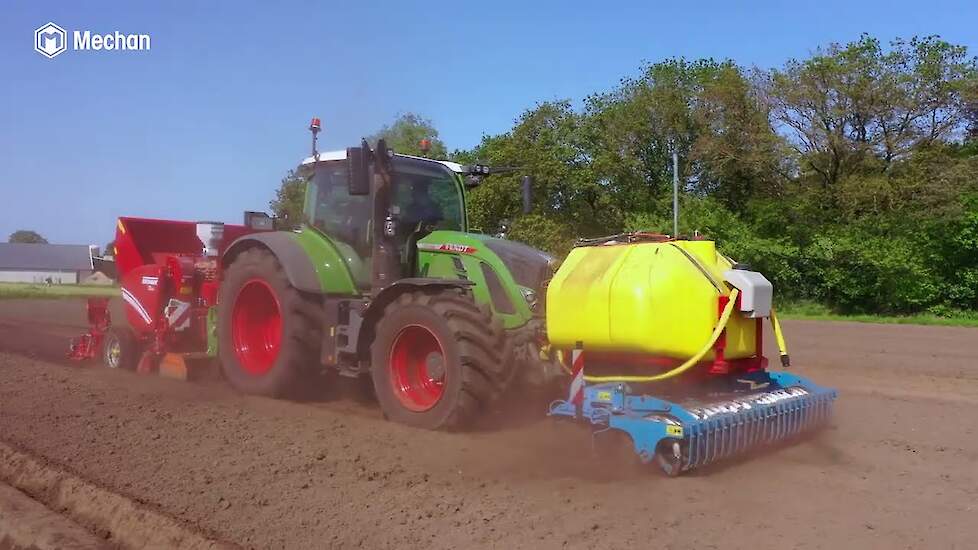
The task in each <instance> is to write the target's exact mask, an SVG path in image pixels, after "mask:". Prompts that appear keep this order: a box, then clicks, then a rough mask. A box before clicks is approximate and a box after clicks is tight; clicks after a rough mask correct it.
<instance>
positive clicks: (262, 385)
mask: <svg viewBox="0 0 978 550" xmlns="http://www.w3.org/2000/svg"><path fill="white" fill-rule="evenodd" d="M321 315H322V309H321V306H319V304H318V303H317V302H316V301H315V299H314V298H312V297H310V296H307V295H305V294H303V293H302V292H300V291H299V290H298V289H296V288H294V287H293V286H292V285H291V284H290V283H289V279H288V277H287V276H286V275H285V272H284V270H283V269H282V266H281V264H280V263H279V261H278V259H277V258H276V257H275V256H274V255H273V254H272V253H271V252H269V251H268V250H265V249H263V248H250V249H248V250H245V251H244V252H242V253H241V254H239V255H238V256H237V257H236V258H235V259H234V262H233V263H232V264H231V266H230V267H229V268H228V270H227V271H226V272H225V277H224V281H223V282H222V283H221V296H220V299H219V302H218V343H219V346H218V347H219V353H220V357H221V366H222V369H223V371H224V376H225V377H226V378H227V379H228V381H230V382H231V385H233V386H234V387H235V388H237V389H239V390H241V391H243V392H245V393H251V394H257V395H266V396H271V397H285V396H289V395H291V394H293V392H294V391H295V390H297V389H298V386H299V384H300V382H301V379H302V378H303V375H304V374H306V373H307V372H308V370H309V369H310V368H311V367H313V366H315V365H316V364H318V355H319V340H318V339H317V336H318V334H319V330H318V322H319V320H320V317H321Z"/></svg>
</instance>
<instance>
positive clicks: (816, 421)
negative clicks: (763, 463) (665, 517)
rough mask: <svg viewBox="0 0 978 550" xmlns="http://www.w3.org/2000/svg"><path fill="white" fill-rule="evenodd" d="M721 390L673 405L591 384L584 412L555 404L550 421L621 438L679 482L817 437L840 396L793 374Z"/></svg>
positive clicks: (750, 379)
mask: <svg viewBox="0 0 978 550" xmlns="http://www.w3.org/2000/svg"><path fill="white" fill-rule="evenodd" d="M721 384H722V387H714V388H711V390H710V391H709V392H708V393H706V394H705V395H704V396H703V397H702V398H682V399H674V400H673V401H667V400H665V399H661V398H658V397H652V396H649V395H642V394H640V393H637V392H636V391H635V390H633V388H632V387H631V386H630V385H629V384H627V383H621V382H612V383H599V384H590V385H586V386H585V387H584V391H583V399H582V400H581V402H580V404H574V403H571V402H568V401H557V402H554V403H553V404H552V405H551V407H550V415H551V416H555V417H567V418H571V419H576V420H578V421H582V422H588V423H590V424H591V425H592V426H594V427H596V428H597V429H596V432H600V431H605V430H620V431H621V432H624V433H626V434H628V436H629V437H630V438H631V441H632V443H633V444H634V448H635V452H636V453H638V456H639V458H640V459H641V461H642V462H643V463H646V464H647V463H649V462H652V461H653V460H655V461H656V462H657V463H658V464H659V466H661V467H662V469H663V470H664V471H665V472H666V474H668V475H671V476H674V475H678V474H679V473H681V472H684V471H687V470H690V469H692V468H697V467H700V466H704V465H706V464H710V463H713V462H715V461H718V460H721V459H725V458H728V457H731V456H735V455H737V454H740V453H743V452H746V451H750V450H752V449H755V448H757V447H760V446H764V445H770V444H775V443H778V442H781V441H785V440H787V439H789V438H791V437H793V436H796V435H798V434H801V433H803V432H807V431H811V430H814V429H815V428H818V427H819V426H822V425H824V424H825V423H826V422H827V420H828V418H829V415H830V413H831V410H832V404H833V401H834V400H835V398H836V392H835V390H832V389H828V388H823V387H820V386H817V385H815V384H813V383H811V382H809V381H808V380H805V379H804V378H801V377H799V376H795V375H793V374H789V373H787V372H764V371H760V372H754V373H751V374H749V375H744V376H738V377H735V378H731V379H728V380H726V381H723V382H721ZM636 386H637V385H636ZM660 388H661V386H660Z"/></svg>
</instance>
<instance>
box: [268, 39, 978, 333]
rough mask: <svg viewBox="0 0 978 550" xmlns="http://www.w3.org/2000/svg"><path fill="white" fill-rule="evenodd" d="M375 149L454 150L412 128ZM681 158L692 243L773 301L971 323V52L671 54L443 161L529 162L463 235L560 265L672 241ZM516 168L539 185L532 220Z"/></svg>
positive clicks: (977, 284) (473, 203)
mask: <svg viewBox="0 0 978 550" xmlns="http://www.w3.org/2000/svg"><path fill="white" fill-rule="evenodd" d="M380 135H383V136H384V137H386V138H388V143H393V144H394V148H395V150H397V151H399V152H406V153H410V154H425V155H427V156H431V157H438V158H444V157H445V156H446V151H447V150H446V148H445V145H444V143H442V142H441V140H439V139H438V134H437V130H436V129H435V128H434V127H433V125H432V124H431V123H430V122H429V121H427V120H425V119H424V118H422V117H419V116H416V115H406V116H402V117H401V118H399V119H398V120H397V121H396V122H395V123H394V124H392V125H391V126H388V127H386V128H383V129H382V130H381V131H380V132H378V134H377V135H376V136H374V137H378V136H380ZM419 137H427V138H428V139H429V140H431V143H432V146H431V148H430V150H428V151H427V152H424V151H420V150H418V145H417V143H418V141H420V140H419V139H416V138H419ZM673 150H676V151H677V152H678V155H679V158H680V181H681V187H682V196H681V200H680V211H681V217H680V234H682V235H690V234H692V233H693V232H699V233H701V234H704V235H706V236H708V237H711V238H714V239H715V240H716V241H717V242H718V245H719V246H720V247H721V248H722V249H723V250H724V252H725V253H727V254H728V255H730V256H732V257H734V258H736V259H737V260H738V261H741V262H745V263H748V264H750V265H751V266H752V267H753V268H755V269H757V270H759V271H762V272H763V273H765V275H767V277H768V278H770V279H772V281H773V282H774V284H775V285H776V288H777V289H778V292H779V294H780V295H781V296H783V297H787V298H789V299H806V300H814V301H818V302H820V303H824V304H827V305H830V306H832V307H833V308H835V309H836V310H838V311H842V312H869V313H916V312H922V311H928V312H931V313H936V314H949V313H953V312H954V311H955V310H976V309H978V64H976V59H975V58H974V57H970V56H969V55H968V52H967V49H966V48H965V47H964V46H959V45H954V44H951V43H949V42H947V41H945V40H942V39H941V38H939V37H936V36H928V37H914V38H911V39H907V40H902V39H897V40H893V41H892V42H889V43H887V44H884V43H882V42H881V41H880V40H878V39H876V38H874V37H871V36H868V35H864V36H861V37H860V38H859V39H857V40H855V41H853V42H850V43H847V44H835V43H833V44H829V45H827V46H824V47H821V48H818V49H816V50H815V51H813V52H812V53H811V55H809V56H808V57H806V58H804V59H791V60H789V61H787V62H786V63H784V64H783V65H782V66H780V67H777V68H772V69H761V68H757V67H744V66H741V65H738V64H737V63H735V62H733V61H731V60H722V61H718V60H714V59H700V60H687V59H683V58H673V59H667V60H663V61H659V62H655V63H650V64H648V65H646V66H644V67H643V68H642V69H641V72H640V73H639V74H638V75H637V76H634V77H628V78H624V79H622V80H621V81H620V82H619V84H618V85H617V86H615V87H614V88H612V89H611V90H606V91H601V92H597V93H594V94H592V95H590V96H588V97H586V98H584V99H583V101H580V102H578V103H574V102H572V101H570V100H564V101H548V102H543V103H539V104H537V105H536V106H534V107H533V108H531V109H529V110H527V111H526V112H524V113H523V114H522V115H520V117H519V118H518V119H517V120H516V121H515V123H514V126H513V127H512V128H511V129H510V130H509V131H507V132H505V133H503V134H499V135H492V136H489V135H487V136H484V137H483V138H482V140H481V142H480V143H479V144H478V145H477V146H475V147H474V148H472V149H470V150H456V151H454V152H452V153H451V154H448V155H447V156H449V157H450V158H452V159H453V160H456V161H459V162H463V163H466V162H476V161H478V162H482V163H488V164H491V165H501V166H518V167H520V170H519V172H518V173H514V174H512V175H498V176H491V177H489V178H487V179H486V181H485V183H484V184H483V185H482V186H480V187H478V188H476V189H475V190H474V191H472V192H471V193H470V195H469V197H468V213H469V219H470V222H471V225H472V226H473V227H474V228H477V229H482V230H484V231H487V232H489V231H493V230H494V229H495V228H497V227H499V226H500V225H501V224H502V223H507V224H508V225H509V227H510V231H509V236H510V238H513V239H517V240H522V241H525V242H527V243H529V244H531V245H534V246H537V247H539V248H542V249H546V250H548V251H550V252H553V253H555V254H558V255H559V254H564V253H566V251H567V250H569V249H570V247H572V246H573V243H574V241H575V239H577V238H578V237H594V236H600V235H608V234H614V233H619V232H623V231H633V230H650V231H659V232H664V233H670V232H671V231H672V221H671V220H672V205H671V190H672V172H671V170H672V164H671V155H672V151H673ZM521 174H532V175H533V176H534V178H535V186H534V190H533V211H532V213H530V214H529V215H523V214H522V212H521V209H520V208H521V202H520V193H519V176H520V175H521ZM289 181H292V182H293V183H292V184H291V186H292V187H293V188H295V187H296V186H299V189H301V182H298V180H295V178H294V174H290V176H289V177H287V178H286V179H285V180H283V185H282V187H281V188H280V190H279V193H280V195H279V197H278V198H277V201H273V204H272V206H273V209H274V210H276V212H280V213H285V212H286V210H287V208H285V207H286V206H287V204H288V200H283V199H288V197H286V196H283V195H282V192H283V190H286V189H287V188H289V185H286V184H287V183H288V182H289ZM300 195H301V191H300ZM300 202H301V200H300ZM293 208H294V207H293ZM292 215H293V216H295V215H296V214H292Z"/></svg>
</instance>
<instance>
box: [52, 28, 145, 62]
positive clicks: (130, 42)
mask: <svg viewBox="0 0 978 550" xmlns="http://www.w3.org/2000/svg"><path fill="white" fill-rule="evenodd" d="M72 37H73V40H72V46H71V47H72V49H73V50H75V51H78V50H81V51H113V50H123V51H125V50H134V51H145V50H148V49H150V36H149V35H148V34H123V33H121V32H119V31H115V32H112V33H109V34H99V33H93V32H92V31H88V30H86V31H72ZM34 50H35V51H36V52H37V53H39V54H41V55H43V56H44V57H46V58H48V59H54V57H55V56H57V55H60V54H62V53H64V52H66V51H67V50H68V31H66V30H64V29H62V28H61V27H59V26H58V25H56V24H54V23H52V22H49V23H47V24H45V25H42V26H41V27H39V28H38V29H37V30H36V31H34Z"/></svg>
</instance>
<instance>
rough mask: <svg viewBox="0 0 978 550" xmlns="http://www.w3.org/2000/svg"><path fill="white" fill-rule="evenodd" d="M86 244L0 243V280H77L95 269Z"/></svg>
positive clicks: (91, 252)
mask: <svg viewBox="0 0 978 550" xmlns="http://www.w3.org/2000/svg"><path fill="white" fill-rule="evenodd" d="M95 248H96V247H91V246H89V245H87V244H24V243H0V282H4V283H48V282H50V283H51V284H77V283H78V282H79V281H81V280H82V279H84V278H85V277H87V276H89V275H91V274H92V272H93V271H94V263H93V259H92V256H93V252H95V250H93V249H95Z"/></svg>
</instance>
